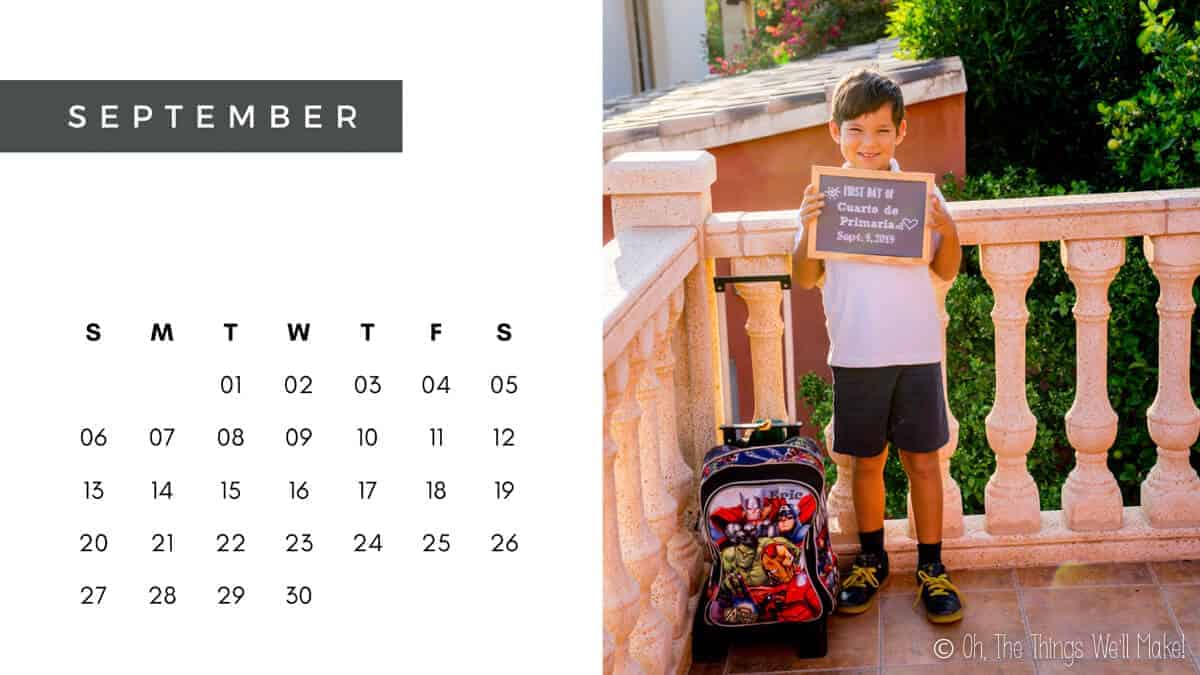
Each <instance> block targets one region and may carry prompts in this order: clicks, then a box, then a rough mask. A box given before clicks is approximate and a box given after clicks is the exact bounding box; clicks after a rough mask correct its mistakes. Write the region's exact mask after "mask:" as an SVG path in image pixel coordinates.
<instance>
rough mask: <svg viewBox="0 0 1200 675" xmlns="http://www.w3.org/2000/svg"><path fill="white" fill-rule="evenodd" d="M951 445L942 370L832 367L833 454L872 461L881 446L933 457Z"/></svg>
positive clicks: (936, 367) (930, 367) (935, 366)
mask: <svg viewBox="0 0 1200 675" xmlns="http://www.w3.org/2000/svg"><path fill="white" fill-rule="evenodd" d="M949 440H950V427H949V425H948V424H947V421H946V394H945V392H944V390H943V389H942V366H941V364H940V363H925V364H920V365H915V366H883V367H880V368H841V367H838V366H834V367H833V451H834V452H840V453H842V454H846V455H854V456H855V457H874V456H876V455H878V454H879V453H881V452H883V449H884V446H885V444H887V443H891V444H892V446H893V447H895V448H898V449H901V450H907V451H908V452H933V451H935V450H939V449H941V447H942V446H944V445H946V443H947V442H948V441H949Z"/></svg>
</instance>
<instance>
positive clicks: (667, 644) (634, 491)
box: [610, 330, 672, 673]
mask: <svg viewBox="0 0 1200 675" xmlns="http://www.w3.org/2000/svg"><path fill="white" fill-rule="evenodd" d="M648 340H653V335H652V334H651V335H647V334H646V331H645V330H643V331H642V332H641V333H640V334H639V335H638V337H637V338H635V339H634V341H633V342H632V343H631V344H630V345H629V348H628V349H627V351H626V355H623V356H622V361H621V362H619V363H618V364H617V366H616V367H614V368H613V369H612V372H613V373H614V378H613V379H614V380H615V381H614V382H613V385H614V387H615V390H616V395H618V396H619V397H620V400H619V402H618V403H617V405H616V408H615V410H614V411H613V414H612V421H611V422H610V426H611V429H612V435H613V437H614V438H615V439H616V441H617V459H616V462H615V464H614V467H613V476H614V478H615V480H616V491H617V522H618V525H619V531H620V539H621V557H622V559H623V560H624V561H625V567H626V568H627V569H628V570H629V573H630V574H631V575H632V576H633V578H634V579H636V580H637V582H638V586H639V589H640V595H639V602H638V620H637V624H636V625H635V626H634V628H633V631H632V632H631V633H630V635H629V653H630V655H631V656H632V657H633V658H634V659H635V660H637V662H638V663H639V664H640V665H641V667H642V669H643V670H644V671H646V672H647V673H662V672H665V670H666V668H667V667H668V665H670V663H671V660H672V653H671V646H672V645H671V624H670V623H668V621H667V619H666V617H665V616H663V613H662V612H661V611H660V610H659V608H658V604H657V603H655V602H652V588H653V586H654V581H655V579H656V578H657V577H658V574H659V571H660V569H661V568H662V566H663V565H665V564H666V560H665V558H664V556H663V549H662V545H661V544H659V542H658V538H657V537H655V536H654V532H653V531H652V530H651V529H650V525H649V523H647V522H646V511H645V502H644V499H643V491H642V452H641V448H640V447H639V446H640V442H639V441H640V438H639V436H640V431H639V427H640V426H641V425H640V422H641V419H642V411H641V409H640V408H639V407H638V402H637V398H636V391H637V388H638V386H637V383H638V382H639V381H640V380H641V377H642V371H643V369H644V368H645V365H646V358H647V356H648V354H647V353H646V350H647V348H648V347H652V346H653V342H648ZM626 356H627V357H628V361H627V363H626V362H625V361H624V359H625V357H626ZM610 390H611V389H610Z"/></svg>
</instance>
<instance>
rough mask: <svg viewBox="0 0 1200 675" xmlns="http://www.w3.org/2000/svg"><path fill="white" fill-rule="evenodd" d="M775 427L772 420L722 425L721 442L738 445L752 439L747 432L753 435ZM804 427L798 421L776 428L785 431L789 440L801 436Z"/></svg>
mask: <svg viewBox="0 0 1200 675" xmlns="http://www.w3.org/2000/svg"><path fill="white" fill-rule="evenodd" d="M773 426H774V425H773V423H772V422H771V420H756V421H754V422H747V423H745V424H722V425H721V442H722V443H724V444H725V445H736V444H738V443H739V442H741V441H743V440H745V439H747V438H749V437H750V434H747V433H745V432H751V433H753V432H755V431H769V430H770V429H771V428H772V427H773ZM802 426H804V424H803V423H802V422H800V421H796V422H792V423H788V424H781V425H779V426H778V427H776V428H780V429H783V430H784V432H785V436H786V437H787V438H791V437H792V436H799V435H800V427H802Z"/></svg>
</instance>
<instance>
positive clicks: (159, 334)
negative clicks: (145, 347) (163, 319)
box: [150, 323, 175, 342]
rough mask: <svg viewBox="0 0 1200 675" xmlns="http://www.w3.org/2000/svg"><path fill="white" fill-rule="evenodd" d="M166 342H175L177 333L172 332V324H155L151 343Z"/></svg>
mask: <svg viewBox="0 0 1200 675" xmlns="http://www.w3.org/2000/svg"><path fill="white" fill-rule="evenodd" d="M164 340H165V341H167V342H174V341H175V332H174V331H172V330H171V324H170V323H167V324H165V325H164V324H161V323H156V324H154V328H152V329H151V330H150V341H151V342H162V341H164Z"/></svg>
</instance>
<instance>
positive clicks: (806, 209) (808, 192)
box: [800, 183, 825, 234]
mask: <svg viewBox="0 0 1200 675" xmlns="http://www.w3.org/2000/svg"><path fill="white" fill-rule="evenodd" d="M823 208H825V194H824V193H823V192H818V191H817V186H816V185H814V184H812V183H809V184H808V187H806V188H804V203H803V204H801V205H800V223H801V224H802V225H804V231H805V234H808V231H809V230H811V229H812V224H813V223H815V222H817V218H819V217H820V216H821V209H823Z"/></svg>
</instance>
